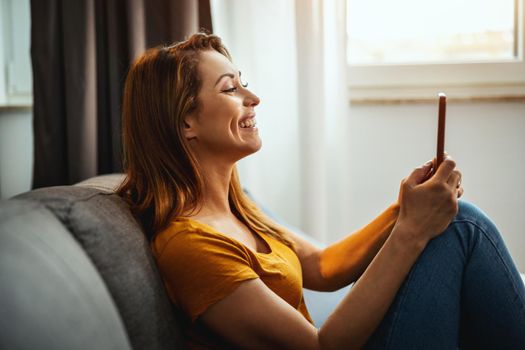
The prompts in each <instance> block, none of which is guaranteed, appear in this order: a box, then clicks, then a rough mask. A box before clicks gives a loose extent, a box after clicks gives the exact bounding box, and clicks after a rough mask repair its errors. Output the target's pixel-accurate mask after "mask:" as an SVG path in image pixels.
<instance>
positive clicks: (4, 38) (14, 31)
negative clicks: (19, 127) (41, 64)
mask: <svg viewBox="0 0 525 350" xmlns="http://www.w3.org/2000/svg"><path fill="white" fill-rule="evenodd" d="M29 42H30V8H29V0H24V1H15V0H0V106H28V105H31V103H32V85H33V83H32V76H31V58H30V54H29Z"/></svg>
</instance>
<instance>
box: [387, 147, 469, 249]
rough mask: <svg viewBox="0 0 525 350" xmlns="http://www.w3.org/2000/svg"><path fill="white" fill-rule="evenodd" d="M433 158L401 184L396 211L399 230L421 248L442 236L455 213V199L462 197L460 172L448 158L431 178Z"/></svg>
mask: <svg viewBox="0 0 525 350" xmlns="http://www.w3.org/2000/svg"><path fill="white" fill-rule="evenodd" d="M433 164H435V159H434V160H433V161H429V162H427V163H425V164H424V165H422V166H421V167H419V168H416V169H414V171H412V173H411V174H410V175H409V176H408V177H407V178H405V179H403V181H402V182H401V189H400V192H399V204H400V212H399V218H398V221H397V223H396V225H400V226H402V227H403V230H399V232H403V234H406V235H408V237H407V238H408V239H411V240H416V242H419V243H421V244H423V245H426V243H427V242H428V241H429V240H431V239H432V238H434V237H436V236H438V235H439V234H440V233H442V232H443V231H444V230H445V229H446V228H447V226H448V225H449V224H450V222H451V221H452V219H453V218H454V217H455V216H456V214H457V212H458V198H459V197H461V195H462V194H463V188H462V187H461V172H460V171H459V170H457V169H456V162H454V160H452V158H450V157H449V156H448V155H447V156H446V157H445V159H444V161H443V163H442V164H441V165H440V166H439V168H438V169H437V171H436V173H435V174H434V175H431V173H432V172H431V170H432V167H433Z"/></svg>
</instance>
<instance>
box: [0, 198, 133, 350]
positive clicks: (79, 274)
mask: <svg viewBox="0 0 525 350" xmlns="http://www.w3.org/2000/svg"><path fill="white" fill-rule="evenodd" d="M0 315H2V316H1V317H0V349H131V346H130V343H129V341H128V338H127V335H126V331H125V329H124V325H123V323H122V320H121V319H120V315H119V313H118V311H117V308H116V307H115V304H114V303H113V300H112V298H111V295H110V294H109V292H108V290H107V288H106V285H105V284H104V282H103V280H102V279H101V277H100V275H99V274H98V272H97V270H96V269H95V267H94V266H93V263H92V262H91V260H90V259H89V258H88V256H87V255H86V254H85V252H84V251H83V250H82V248H81V247H80V246H79V244H78V243H77V242H76V241H75V239H74V238H72V237H71V234H70V233H69V232H68V231H67V230H66V228H65V227H64V226H63V225H62V224H61V223H60V221H58V220H57V218H56V217H55V216H54V215H53V214H52V213H51V212H49V210H47V209H46V208H44V207H43V206H42V205H40V204H38V203H33V202H26V201H21V200H19V201H17V200H10V201H4V202H0Z"/></svg>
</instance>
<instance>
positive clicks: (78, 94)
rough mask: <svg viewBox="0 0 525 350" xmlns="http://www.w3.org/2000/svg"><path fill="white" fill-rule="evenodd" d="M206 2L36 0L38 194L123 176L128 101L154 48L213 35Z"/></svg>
mask: <svg viewBox="0 0 525 350" xmlns="http://www.w3.org/2000/svg"><path fill="white" fill-rule="evenodd" d="M210 13H211V10H210V3H209V1H205V0H179V1H171V0H108V1H105V0H75V1H70V0H32V1H31V58H32V65H33V96H34V103H33V118H34V119H33V133H34V159H35V161H34V170H33V188H38V187H44V186H53V185H67V184H72V183H75V182H78V181H81V180H83V179H86V178H89V177H91V176H95V175H98V174H104V173H111V172H116V171H120V170H121V137H120V103H121V94H122V88H123V84H124V79H125V75H126V72H127V69H128V67H129V64H130V63H131V62H132V61H133V59H134V58H135V57H137V55H138V54H140V53H141V52H142V51H144V50H145V49H147V48H149V47H153V46H157V45H162V44H170V43H172V42H175V41H180V40H183V39H184V38H185V37H186V36H188V35H189V34H191V33H193V32H196V31H198V30H200V29H204V30H207V31H209V32H211V31H212V23H211V15H210Z"/></svg>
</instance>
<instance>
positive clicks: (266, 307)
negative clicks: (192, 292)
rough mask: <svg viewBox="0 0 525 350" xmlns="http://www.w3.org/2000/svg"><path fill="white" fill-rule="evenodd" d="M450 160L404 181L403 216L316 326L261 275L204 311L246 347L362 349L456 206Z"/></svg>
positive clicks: (210, 322) (213, 325)
mask: <svg viewBox="0 0 525 350" xmlns="http://www.w3.org/2000/svg"><path fill="white" fill-rule="evenodd" d="M454 168H455V163H454V162H453V161H451V160H448V159H447V160H446V161H445V162H444V163H442V165H441V166H440V168H439V169H438V172H437V173H436V175H435V176H434V177H433V180H431V181H429V182H428V183H425V184H421V182H422V179H423V177H424V175H425V174H426V173H428V170H430V168H429V167H428V166H423V167H421V168H418V169H416V170H414V172H412V174H411V175H410V176H409V177H408V178H407V179H406V180H404V181H403V183H402V186H401V192H400V204H401V207H400V211H399V218H398V220H397V222H396V224H395V226H394V228H393V229H392V232H391V234H390V236H389V237H388V239H387V240H386V242H385V243H384V245H383V246H382V247H381V249H380V250H379V252H378V253H377V255H376V256H375V257H374V258H373V260H372V262H371V263H370V265H369V266H368V267H367V268H366V271H365V272H364V273H363V275H362V276H361V277H360V278H359V280H358V281H357V283H356V284H355V286H354V287H353V288H352V289H351V290H350V291H349V293H348V294H347V296H346V297H345V298H344V299H343V300H342V301H341V303H340V304H339V305H338V307H337V308H336V309H335V310H334V312H333V313H332V314H331V315H330V317H329V318H328V320H327V321H326V322H325V324H324V325H323V326H322V328H321V329H319V330H317V329H316V328H315V327H314V326H313V325H312V324H310V323H309V322H308V321H307V320H306V319H305V318H304V317H303V316H302V315H301V314H300V313H299V312H298V311H297V310H295V309H294V308H293V307H292V306H290V305H289V304H288V303H286V302H285V301H284V300H282V299H281V298H280V297H279V296H277V295H276V294H275V293H273V292H272V291H271V290H270V289H269V288H268V287H267V286H266V285H265V284H264V283H263V282H262V281H261V280H260V279H254V280H250V281H246V282H242V283H241V284H240V285H239V287H238V288H237V289H236V290H235V291H233V292H232V293H231V294H229V295H228V296H226V297H225V298H223V299H222V300H220V301H218V302H217V303H215V304H213V305H212V306H211V307H209V308H208V309H207V310H206V311H205V312H204V313H203V314H202V315H201V317H200V320H201V321H202V322H204V324H205V325H207V326H208V327H209V328H210V329H211V330H212V331H214V332H216V333H217V334H219V335H220V336H221V337H222V338H224V339H225V340H227V341H229V342H231V343H232V344H233V345H234V346H236V347H240V348H249V349H268V348H278V349H358V348H361V347H362V346H363V345H364V344H365V343H366V341H367V340H368V338H369V337H370V335H371V334H372V333H373V332H374V330H375V329H376V328H377V326H378V325H379V323H380V322H381V320H382V319H383V317H384V315H385V314H386V312H387V310H388V308H389V307H390V304H391V303H392V300H393V299H394V297H395V295H396V293H397V291H398V290H399V287H400V286H401V284H402V283H403V281H404V280H405V278H406V276H407V275H408V272H409V271H410V269H411V267H412V265H413V264H414V262H415V261H416V259H417V257H418V256H419V255H420V254H421V252H422V251H423V249H424V247H425V246H426V244H427V243H428V241H429V240H430V239H432V238H433V237H435V236H437V235H439V234H440V233H441V232H443V231H444V230H445V228H446V227H447V226H448V225H449V223H450V222H451V220H452V219H453V217H454V216H455V215H456V213H457V210H458V204H457V196H458V193H459V191H460V190H459V185H458V183H459V181H460V178H461V174H460V173H459V172H458V171H456V170H453V169H454Z"/></svg>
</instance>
